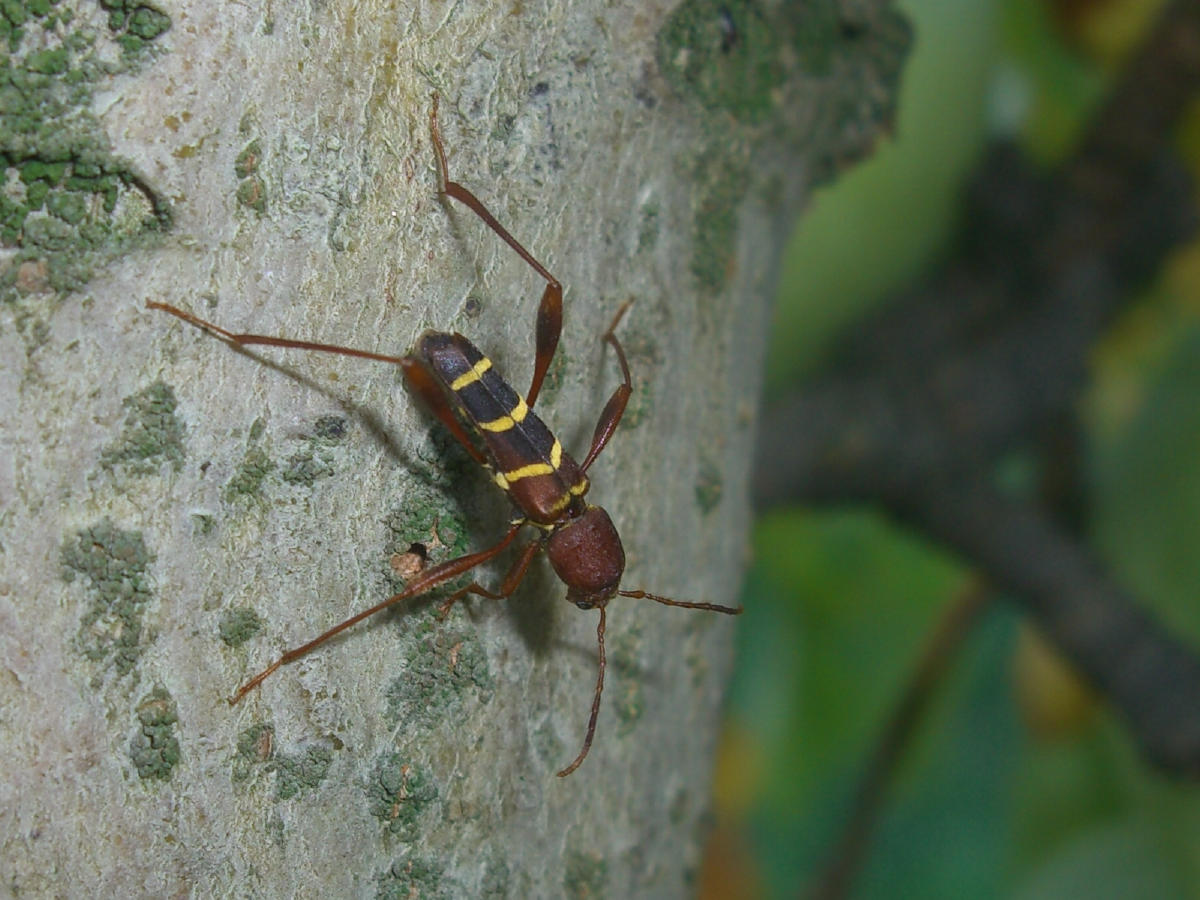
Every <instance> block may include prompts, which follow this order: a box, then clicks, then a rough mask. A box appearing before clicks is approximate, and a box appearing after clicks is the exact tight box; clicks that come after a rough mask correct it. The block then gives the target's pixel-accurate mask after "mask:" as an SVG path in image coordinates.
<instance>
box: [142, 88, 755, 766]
mask: <svg viewBox="0 0 1200 900" xmlns="http://www.w3.org/2000/svg"><path fill="white" fill-rule="evenodd" d="M430 133H431V136H432V142H433V147H434V150H435V155H436V158H437V168H438V193H439V195H440V196H442V197H451V198H453V199H455V200H457V201H459V202H460V203H462V204H463V205H465V206H466V207H467V208H468V209H470V210H471V211H472V212H474V213H475V214H476V215H477V216H478V217H479V218H480V219H482V220H483V222H484V224H486V225H487V226H488V228H490V229H491V230H492V231H494V232H495V233H496V234H497V235H498V236H499V237H500V238H501V240H503V241H504V242H505V243H507V244H508V245H509V246H510V247H512V248H513V250H515V251H516V252H517V254H519V255H520V257H521V258H522V259H523V260H525V262H526V263H528V264H529V265H530V266H531V267H532V268H533V269H534V271H536V272H537V273H538V275H540V276H541V277H542V278H543V279H544V280H545V282H546V287H545V289H544V290H543V292H542V299H541V302H540V304H539V306H538V311H537V322H536V326H535V332H536V338H535V340H536V355H535V361H534V369H533V380H532V382H531V383H530V386H529V390H528V391H527V392H526V394H525V396H524V397H521V396H520V395H519V394H518V393H517V392H516V391H515V390H513V388H512V387H510V386H509V385H508V383H507V382H506V381H504V379H503V378H502V377H501V376H500V375H499V373H497V372H496V370H495V369H494V368H493V366H492V362H491V360H490V359H488V358H487V357H486V356H484V354H483V353H481V352H480V351H479V349H478V348H477V347H475V345H474V344H472V343H471V342H470V341H469V340H467V339H466V338H465V337H463V336H462V335H461V334H458V333H448V332H440V331H427V332H425V333H424V334H422V335H421V337H420V338H418V340H417V343H416V345H415V346H414V347H413V349H412V351H411V352H410V353H408V354H407V355H405V356H399V357H397V356H388V355H385V354H381V353H373V352H370V351H366V350H356V349H354V348H351V347H341V346H338V345H335V344H320V343H313V342H310V341H297V340H292V339H290V338H281V337H271V336H268V335H260V334H238V333H234V332H232V331H228V330H226V329H224V328H222V327H220V326H219V325H215V324H213V323H212V322H208V321H205V320H204V319H201V318H199V317H197V316H195V315H193V314H192V313H189V312H187V311H185V310H182V309H179V308H178V307H175V306H172V305H170V304H167V303H160V302H158V301H147V303H146V305H147V306H148V307H149V308H151V309H155V310H160V311H162V312H166V313H170V314H171V315H173V316H176V317H178V318H180V319H183V320H184V321H185V322H188V323H190V324H192V325H195V326H196V327H198V328H201V329H204V330H205V331H208V332H209V333H211V334H213V335H215V336H216V337H218V338H220V339H222V340H224V341H226V342H227V343H230V344H232V345H234V346H238V347H245V346H251V345H267V346H272V347H285V348H293V349H299V350H313V351H318V352H323V353H337V354H341V355H344V356H353V357H358V358H361V359H370V360H378V361H381V362H387V363H393V364H395V365H398V366H400V368H401V370H402V372H403V376H404V380H405V382H406V383H407V384H408V386H409V388H410V390H411V391H412V392H413V393H415V394H416V395H417V396H418V397H420V398H421V399H422V400H423V401H424V403H425V405H426V406H428V408H429V409H430V411H431V412H432V413H433V414H434V416H435V417H436V418H437V419H438V420H439V421H440V422H441V423H442V424H443V425H444V426H445V427H446V428H447V429H448V430H449V431H450V433H451V434H452V435H453V436H454V438H455V439H456V440H457V441H458V442H459V443H460V444H461V445H462V446H463V447H464V448H465V450H466V451H467V453H468V454H470V456H471V457H472V458H473V459H474V460H475V461H476V462H477V463H479V465H481V466H483V467H484V468H485V469H487V470H488V471H489V472H490V473H491V475H492V478H493V481H494V482H495V483H496V485H497V486H498V487H499V488H500V489H501V490H503V491H504V492H505V493H507V494H508V496H509V499H510V500H511V501H512V503H513V505H514V506H515V507H516V508H517V510H518V511H519V516H518V517H517V518H516V519H515V520H514V521H512V522H511V523H510V525H509V528H508V530H507V531H506V532H505V533H504V536H503V537H501V538H500V540H499V541H497V542H496V543H495V544H493V545H492V546H491V547H489V548H487V549H486V550H480V551H478V552H475V553H468V554H466V555H464V556H460V557H458V558H456V559H452V560H448V561H446V562H443V563H440V564H438V565H434V566H430V567H428V568H425V569H423V570H421V571H420V572H419V573H418V574H417V575H416V576H415V577H414V578H413V579H412V580H411V581H410V582H409V583H408V584H407V585H406V586H405V588H404V590H402V591H400V592H399V593H397V594H394V595H393V596H391V597H388V598H387V599H386V600H384V601H382V602H381V603H377V604H376V605H375V606H372V607H371V608H370V609H366V610H363V611H362V612H360V613H358V614H356V615H354V616H351V617H350V618H348V619H346V620H345V621H344V622H341V623H339V624H338V625H335V626H334V627H333V628H331V629H329V630H328V631H326V632H325V633H324V634H321V635H319V636H318V637H316V638H314V639H313V640H311V641H309V642H308V643H306V644H303V645H301V646H299V647H295V648H294V649H292V650H289V651H288V652H286V653H284V654H283V655H282V656H280V657H279V658H278V659H277V660H275V662H273V663H271V665H269V666H267V668H265V669H264V670H263V671H261V672H259V673H258V674H257V675H255V676H254V677H253V678H251V679H250V680H249V681H247V682H246V683H245V684H243V685H242V686H241V687H240V688H238V690H237V692H236V693H235V694H234V695H233V697H231V698H230V703H237V702H238V701H239V700H241V699H242V698H243V697H245V696H246V694H248V693H249V692H250V691H252V690H253V689H254V688H256V687H257V686H258V685H259V684H261V683H262V682H263V680H264V679H266V678H267V677H268V676H269V675H271V673H273V672H274V671H275V670H276V669H278V668H279V667H280V666H283V665H286V664H287V663H289V662H292V661H293V660H296V659H298V658H300V657H301V656H304V655H305V654H306V653H308V652H309V651H311V650H312V649H314V648H315V647H317V646H319V645H320V644H323V643H324V642H325V641H327V640H329V639H330V638H331V637H333V636H334V635H336V634H339V633H340V632H342V631H344V630H345V629H347V628H350V627H351V626H352V625H355V624H357V623H358V622H361V621H362V620H363V619H366V618H368V617H369V616H372V615H374V614H375V613H377V612H380V611H381V610H384V609H387V608H388V607H390V606H392V605H394V604H396V603H399V602H401V601H404V600H408V599H411V598H413V597H417V596H419V595H421V594H424V593H426V592H428V591H430V590H432V589H433V588H435V587H437V586H438V585H441V584H443V583H445V582H446V581H449V580H450V579H452V578H456V577H458V576H459V575H462V574H464V573H466V572H469V571H471V570H472V569H474V568H476V567H477V566H479V565H482V564H483V563H485V562H487V561H489V560H491V559H492V558H494V557H496V556H498V555H499V554H500V553H502V552H503V551H505V550H506V549H508V548H509V547H510V546H511V545H512V544H513V543H514V542H515V541H516V539H517V536H518V534H519V533H520V532H521V530H522V529H523V528H524V527H525V526H527V525H528V526H531V527H532V528H534V529H535V530H536V531H537V532H538V534H537V535H536V536H535V537H534V538H533V539H531V540H529V541H528V543H526V544H525V545H524V547H523V549H522V550H521V552H520V553H519V554H518V556H517V558H516V560H515V561H514V562H513V564H512V566H511V567H510V568H509V570H508V572H507V574H506V575H505V576H504V578H503V580H502V582H501V584H500V586H499V588H498V589H497V590H496V591H491V590H488V589H487V588H485V587H483V586H482V585H480V584H479V583H478V582H474V581H473V582H472V583H471V584H469V585H467V586H466V587H464V588H461V589H459V590H457V591H455V592H454V593H453V594H451V595H450V597H449V598H448V599H447V600H446V601H445V602H444V603H442V604H441V606H440V607H439V610H438V613H439V615H440V616H441V617H442V618H444V617H445V616H446V615H447V614H448V613H449V611H450V609H451V608H452V607H453V605H454V604H455V603H456V602H457V601H458V600H460V599H462V598H463V597H464V596H466V595H467V594H476V595H479V596H482V597H488V598H492V599H503V598H507V597H509V596H510V595H511V594H512V593H513V592H514V591H516V589H517V587H518V585H520V583H521V581H522V579H523V578H524V577H525V573H526V572H527V571H528V569H529V566H530V564H531V563H532V562H533V559H534V558H535V557H536V556H537V554H538V553H539V552H542V551H545V553H546V556H547V558H548V559H549V561H550V565H551V567H552V568H553V569H554V571H555V573H556V574H557V575H558V577H559V579H561V580H562V582H563V583H564V584H565V585H566V587H567V600H569V601H570V602H571V603H573V604H575V606H577V607H578V608H579V609H583V610H591V609H597V610H599V611H600V619H599V622H598V624H597V626H596V643H597V646H598V649H599V667H598V675H597V679H596V689H595V693H594V695H593V699H592V709H591V713H590V715H589V718H588V725H587V732H586V735H585V737H584V740H583V746H582V748H581V749H580V751H579V754H578V755H577V756H576V757H575V759H574V760H572V761H571V762H570V763H569V764H568V765H567V766H565V767H564V768H563V769H561V770H560V771H559V772H558V773H557V774H558V775H559V776H560V777H565V776H567V775H570V774H571V773H572V772H574V771H575V770H576V769H577V768H579V766H580V764H582V762H583V760H584V758H585V757H586V756H587V754H588V751H589V750H590V749H591V745H592V739H593V737H594V736H595V732H596V718H597V716H598V715H599V712H600V697H601V694H602V693H603V691H604V671H605V665H606V662H605V654H604V632H605V626H606V609H607V606H608V603H609V601H611V600H612V599H613V598H614V597H616V596H621V597H630V598H634V599H647V600H653V601H655V602H656V603H661V604H664V605H666V606H679V607H683V608H686V609H700V610H708V611H711V612H719V613H726V614H729V615H737V614H739V613H740V612H741V611H742V610H741V607H729V606H720V605H717V604H714V603H692V602H685V601H681V600H672V599H670V598H668V597H662V596H659V595H657V594H651V593H649V592H647V591H642V590H622V589H621V587H620V583H621V576H622V575H623V574H624V571H625V551H624V548H623V546H622V544H621V538H620V536H619V535H618V534H617V529H616V526H614V525H613V522H612V519H611V518H610V517H609V515H608V513H607V512H606V511H605V510H604V509H603V507H600V506H595V505H593V504H591V503H589V502H588V501H587V493H588V489H589V487H590V481H589V480H588V476H587V470H588V468H589V467H590V466H591V465H592V463H593V462H595V460H596V457H598V456H599V455H600V453H601V451H603V450H604V448H605V447H606V446H607V444H608V442H609V440H610V439H611V438H612V436H613V433H614V432H615V431H616V428H617V425H618V423H619V422H620V421H621V416H622V414H623V413H624V412H625V406H626V404H627V403H628V401H629V397H630V394H631V393H632V392H633V379H632V376H631V375H630V371H629V363H628V361H627V360H626V358H625V351H624V349H623V348H622V346H621V342H620V341H619V340H618V339H617V336H616V328H617V326H618V325H619V324H620V322H621V319H622V317H623V316H624V315H625V312H626V310H627V309H628V308H629V302H626V303H625V304H623V305H622V306H621V307H620V308H619V309H618V310H617V313H616V315H615V316H614V317H613V319H612V322H611V323H610V324H609V326H608V330H607V331H605V333H604V335H603V337H602V340H603V341H604V342H606V343H608V344H610V345H611V346H612V348H613V350H614V352H615V353H616V356H617V362H618V364H619V365H620V369H621V383H620V384H619V385H618V386H617V388H616V389H615V390H614V391H613V393H612V395H611V396H610V397H609V399H608V402H607V403H606V404H605V406H604V409H603V411H602V412H601V414H600V418H599V420H598V421H597V423H596V428H595V431H594V433H593V435H592V442H591V446H590V447H589V448H588V451H587V455H586V456H584V458H583V461H582V462H576V461H575V460H574V458H572V457H571V455H570V454H569V453H567V452H566V451H565V450H564V449H563V447H562V444H561V443H559V441H558V439H557V438H556V437H555V436H554V435H553V434H552V433H551V431H550V429H549V428H547V427H546V425H545V423H544V422H543V421H542V420H541V419H540V418H539V417H538V415H537V414H536V413H535V412H534V411H533V405H534V403H535V402H536V401H537V398H538V395H539V394H540V393H541V389H542V384H543V382H544V380H545V377H546V372H547V370H548V369H549V367H550V363H551V361H552V360H553V358H554V354H555V351H556V349H557V347H558V340H559V336H560V335H561V333H562V312H563V310H562V298H563V289H562V285H561V284H560V283H559V281H558V280H557V279H556V278H555V277H554V276H553V275H551V274H550V272H549V271H547V270H546V268H545V267H544V266H543V265H542V264H541V263H540V262H538V261H537V260H536V259H534V257H533V255H532V254H530V253H529V251H528V250H526V249H525V248H524V247H523V246H521V244H520V243H518V242H517V240H516V239H515V238H514V237H513V236H512V235H511V234H509V233H508V231H507V230H505V228H504V227H503V226H502V225H501V224H500V223H499V222H498V221H496V219H495V217H494V216H493V215H492V214H491V213H490V212H489V211H488V210H487V208H486V207H485V206H484V205H483V203H482V202H480V200H479V199H478V198H477V197H476V196H475V195H474V194H472V193H471V192H470V191H469V190H467V189H466V188H465V187H463V186H462V185H461V184H458V183H457V182H454V181H451V180H450V178H449V168H448V166H447V163H446V151H445V148H444V146H443V144H442V138H441V131H440V128H439V125H438V115H437V96H436V95H435V96H434V98H433V106H432V110H431V112H430Z"/></svg>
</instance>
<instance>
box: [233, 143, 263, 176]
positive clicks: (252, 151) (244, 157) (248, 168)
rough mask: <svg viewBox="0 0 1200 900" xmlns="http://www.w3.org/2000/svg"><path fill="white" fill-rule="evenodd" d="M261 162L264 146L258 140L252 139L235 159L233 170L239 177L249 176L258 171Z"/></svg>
mask: <svg viewBox="0 0 1200 900" xmlns="http://www.w3.org/2000/svg"><path fill="white" fill-rule="evenodd" d="M260 162H262V148H261V147H260V145H259V143H258V141H256V140H255V141H251V142H250V143H249V144H247V145H246V146H245V147H243V148H242V152H241V153H239V154H238V155H237V159H235V160H234V161H233V172H234V174H235V175H237V177H238V178H248V177H249V176H251V175H253V174H254V173H255V172H256V171H258V164H259V163H260Z"/></svg>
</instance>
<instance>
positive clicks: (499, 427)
mask: <svg viewBox="0 0 1200 900" xmlns="http://www.w3.org/2000/svg"><path fill="white" fill-rule="evenodd" d="M527 415H529V407H528V406H526V405H525V401H524V400H523V399H521V398H519V397H518V398H517V405H516V406H514V407H513V410H512V412H510V413H509V414H508V415H506V416H501V417H500V418H498V419H492V421H490V422H480V423H479V427H480V428H482V429H483V430H484V431H508V430H509V429H510V428H512V427H513V426H514V425H516V424H517V423H518V422H524V421H525V417H526V416H527Z"/></svg>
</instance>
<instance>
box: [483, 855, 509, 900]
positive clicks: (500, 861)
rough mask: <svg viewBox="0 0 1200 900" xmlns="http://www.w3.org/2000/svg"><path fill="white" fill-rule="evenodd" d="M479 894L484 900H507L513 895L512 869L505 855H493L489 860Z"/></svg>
mask: <svg viewBox="0 0 1200 900" xmlns="http://www.w3.org/2000/svg"><path fill="white" fill-rule="evenodd" d="M479 896H480V897H481V898H483V900H506V898H508V897H511V896H513V891H512V869H511V868H510V867H509V865H508V863H507V862H506V861H505V860H504V858H503V857H500V856H493V857H492V858H491V859H490V860H488V864H487V868H486V869H485V870H484V873H483V881H482V882H481V884H480V885H479Z"/></svg>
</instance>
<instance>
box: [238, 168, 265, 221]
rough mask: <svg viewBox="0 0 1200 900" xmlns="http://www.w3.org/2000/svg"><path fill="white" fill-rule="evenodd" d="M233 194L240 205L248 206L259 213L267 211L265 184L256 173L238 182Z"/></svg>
mask: <svg viewBox="0 0 1200 900" xmlns="http://www.w3.org/2000/svg"><path fill="white" fill-rule="evenodd" d="M234 196H236V197H237V202H238V203H240V204H241V205H242V206H245V207H249V208H250V209H252V210H254V211H255V212H256V213H259V214H260V215H261V214H262V213H265V212H266V211H267V186H266V184H265V183H264V182H263V180H262V179H261V178H259V177H258V176H257V175H251V176H250V177H249V178H243V179H242V180H241V181H240V182H238V186H237V191H236V193H235V194H234Z"/></svg>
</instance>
